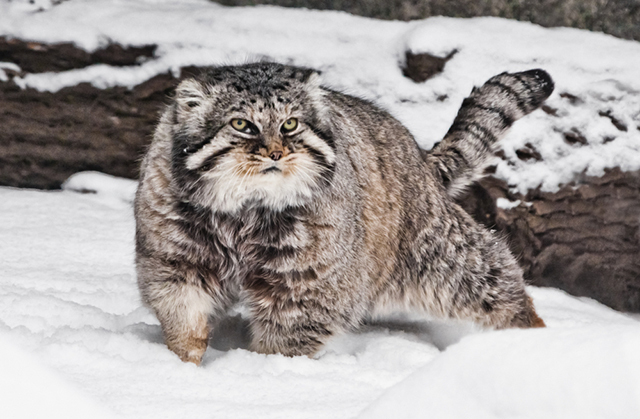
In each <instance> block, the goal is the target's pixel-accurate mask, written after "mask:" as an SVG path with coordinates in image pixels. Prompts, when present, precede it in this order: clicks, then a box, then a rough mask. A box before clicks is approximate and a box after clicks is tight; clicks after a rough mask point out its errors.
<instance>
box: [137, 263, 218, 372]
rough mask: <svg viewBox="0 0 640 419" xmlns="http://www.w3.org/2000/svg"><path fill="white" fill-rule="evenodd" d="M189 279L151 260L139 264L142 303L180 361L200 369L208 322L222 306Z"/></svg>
mask: <svg viewBox="0 0 640 419" xmlns="http://www.w3.org/2000/svg"><path fill="white" fill-rule="evenodd" d="M189 276H190V275H189V271H188V270H180V269H168V267H167V266H161V264H159V263H157V262H154V261H152V260H146V261H139V262H138V281H139V287H140V291H141V295H142V298H143V301H144V302H145V304H146V305H147V306H149V307H150V308H151V309H152V310H153V311H154V313H155V314H156V317H157V318H158V320H159V321H160V325H161V327H162V333H163V336H164V340H165V343H166V344H167V347H168V348H169V349H170V350H172V351H173V352H175V353H176V355H178V356H179V357H180V359H181V360H182V361H184V362H192V363H194V364H196V365H200V362H201V361H202V356H203V355H204V353H205V351H206V350H207V345H208V342H209V333H210V331H211V327H210V325H209V318H210V316H212V315H213V314H214V313H216V312H218V311H220V307H221V302H220V299H219V298H214V297H213V295H212V293H211V291H210V290H206V289H205V288H204V286H203V285H202V282H200V283H198V282H194V281H191V280H190V279H192V278H189Z"/></svg>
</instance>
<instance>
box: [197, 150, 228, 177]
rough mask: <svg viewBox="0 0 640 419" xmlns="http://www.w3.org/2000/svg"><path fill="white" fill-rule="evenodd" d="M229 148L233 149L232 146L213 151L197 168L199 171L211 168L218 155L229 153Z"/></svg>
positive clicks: (218, 157)
mask: <svg viewBox="0 0 640 419" xmlns="http://www.w3.org/2000/svg"><path fill="white" fill-rule="evenodd" d="M231 150H233V147H225V148H223V149H220V150H217V151H216V152H215V153H213V154H212V155H210V156H209V157H207V158H206V159H205V160H204V161H203V162H202V164H201V165H200V167H198V169H197V170H198V171H200V172H206V171H208V170H211V169H212V168H213V167H214V166H215V165H216V164H217V163H218V160H219V159H220V157H222V156H224V155H225V154H227V153H229V152H230V151H231Z"/></svg>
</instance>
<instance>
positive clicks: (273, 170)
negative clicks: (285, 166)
mask: <svg viewBox="0 0 640 419" xmlns="http://www.w3.org/2000/svg"><path fill="white" fill-rule="evenodd" d="M272 172H274V173H278V172H279V173H282V170H280V168H279V167H278V166H269V167H267V168H266V169H263V170H261V171H260V173H263V174H266V173H272Z"/></svg>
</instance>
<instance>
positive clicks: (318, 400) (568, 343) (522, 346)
mask: <svg viewBox="0 0 640 419" xmlns="http://www.w3.org/2000/svg"><path fill="white" fill-rule="evenodd" d="M65 189H66V190H64V191H49V192H44V191H34V190H19V189H11V188H0V214H1V215H2V216H1V217H0V237H2V240H0V255H1V257H2V262H1V263H0V412H2V414H1V415H0V416H1V417H3V418H8V419H9V418H11V419H12V418H34V417H43V418H55V417H65V418H68V417H76V416H77V417H88V416H86V415H84V416H82V415H81V414H80V413H82V412H85V411H86V409H89V407H90V406H94V407H95V406H96V405H102V407H101V408H97V407H96V408H95V409H96V410H100V409H102V413H101V414H103V415H107V414H108V413H109V412H107V413H105V411H110V412H111V413H112V414H113V415H119V416H121V417H129V418H153V419H157V418H184V417H209V418H278V419H283V418H296V419H300V418H336V419H337V418H355V417H362V418H374V417H375V418H378V417H380V418H383V417H384V418H405V417H406V418H413V417H415V418H418V417H438V418H469V417H473V418H494V417H496V418H499V417H508V418H517V417H523V418H524V417H527V418H529V417H531V418H554V417H556V418H581V419H584V418H602V417H607V418H629V419H631V418H637V417H639V416H640V322H638V321H637V320H635V319H633V318H632V317H630V316H628V315H625V314H622V313H618V312H615V311H613V310H611V309H609V308H607V307H604V306H602V305H600V304H598V303H596V302H594V301H591V300H588V299H579V298H574V297H571V296H568V295H566V294H564V293H563V292H561V291H558V290H552V289H539V288H531V289H530V290H529V291H530V293H531V294H532V295H533V297H534V300H535V304H536V307H537V309H538V311H539V314H540V315H541V316H542V317H543V318H544V320H545V321H546V322H547V325H548V326H549V327H548V328H547V329H544V330H526V331H521V330H509V331H501V332H483V331H478V330H475V329H474V328H473V327H472V326H471V325H468V324H451V323H449V324H447V323H441V322H433V321H428V320H427V319H425V318H422V317H420V316H419V315H417V314H416V315H413V316H395V317H391V318H388V319H381V320H378V321H376V322H375V323H372V324H370V325H367V326H365V327H363V328H362V329H361V330H359V331H357V332H354V333H351V334H348V335H344V336H339V337H336V338H335V339H334V340H333V341H331V342H330V343H329V344H328V345H327V346H326V348H325V349H324V350H322V351H321V353H319V354H318V356H316V357H315V359H309V358H306V357H296V358H286V357H283V356H280V355H269V356H266V355H261V354H257V353H253V352H249V351H247V350H246V349H243V348H246V342H247V336H246V324H245V323H244V321H243V320H242V318H241V316H240V315H237V314H235V315H234V313H231V316H230V317H229V319H227V320H226V321H225V322H224V323H223V324H221V325H220V327H219V328H218V329H217V331H216V332H214V335H213V338H212V341H211V344H210V348H209V349H208V350H207V352H206V354H205V357H204V363H203V366H201V367H199V368H198V367H196V366H194V365H192V364H185V363H182V362H181V361H180V360H179V359H178V357H176V356H175V355H174V354H173V353H172V352H170V351H169V350H168V349H167V348H166V346H165V345H164V344H163V343H162V336H161V332H160V326H159V325H158V322H157V320H156V319H155V317H154V316H153V315H152V314H151V313H150V312H149V311H148V310H147V309H146V308H143V307H142V306H141V303H140V300H139V297H138V292H137V288H136V281H135V272H134V268H133V248H134V244H133V233H134V220H133V214H132V206H131V198H132V194H133V191H134V190H135V182H133V181H127V180H123V179H117V178H111V177H109V176H106V175H100V174H95V173H86V174H79V175H76V176H75V177H73V178H72V179H71V180H70V181H68V182H67V183H66V184H65ZM77 190H83V191H87V190H95V191H97V192H98V193H95V194H86V193H84V194H83V193H79V192H75V191H77ZM240 311H241V310H240ZM460 339H461V340H460ZM458 341H459V342H458ZM16 346H17V347H19V348H21V349H22V350H24V351H26V352H28V353H30V354H31V358H29V357H27V356H26V355H24V354H20V352H18V351H17V350H16V349H15V347H16ZM40 364H44V365H46V367H47V368H51V369H52V370H53V371H55V372H56V374H57V375H58V377H55V376H54V377H51V376H52V375H53V374H52V373H51V372H46V371H45V372H42V370H43V368H45V367H43V366H42V365H40ZM56 380H57V381H56ZM61 380H65V381H66V384H64V383H63V384H60V383H59V382H60V381H61ZM49 383H51V384H49ZM68 387H75V388H76V389H77V390H76V392H77V394H74V392H73V391H72V390H70V389H69V388H68ZM29 400H32V401H31V402H29ZM55 401H58V403H56V402H55ZM70 404H71V405H72V406H74V407H75V406H78V407H77V409H74V412H75V413H76V416H70V415H69V405H70ZM40 407H41V408H40ZM29 408H30V409H31V410H29ZM35 408H39V410H38V411H40V412H43V411H44V412H46V413H45V414H40V415H35V414H32V412H33V409H35ZM365 409H366V410H365ZM363 411H364V413H362V412H363ZM78 412H80V413H78ZM91 417H94V416H91ZM105 417H107V416H105Z"/></svg>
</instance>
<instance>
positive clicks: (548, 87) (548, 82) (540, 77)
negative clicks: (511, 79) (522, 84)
mask: <svg viewBox="0 0 640 419" xmlns="http://www.w3.org/2000/svg"><path fill="white" fill-rule="evenodd" d="M520 74H522V75H526V76H528V77H532V78H534V79H535V80H536V81H537V82H538V87H539V88H540V90H541V91H542V93H543V94H544V97H545V99H546V98H548V97H549V96H551V93H553V89H554V87H555V84H554V83H553V79H552V78H551V76H550V75H549V73H547V72H546V71H544V70H542V69H540V68H536V69H533V70H529V71H523V72H522V73H520Z"/></svg>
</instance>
